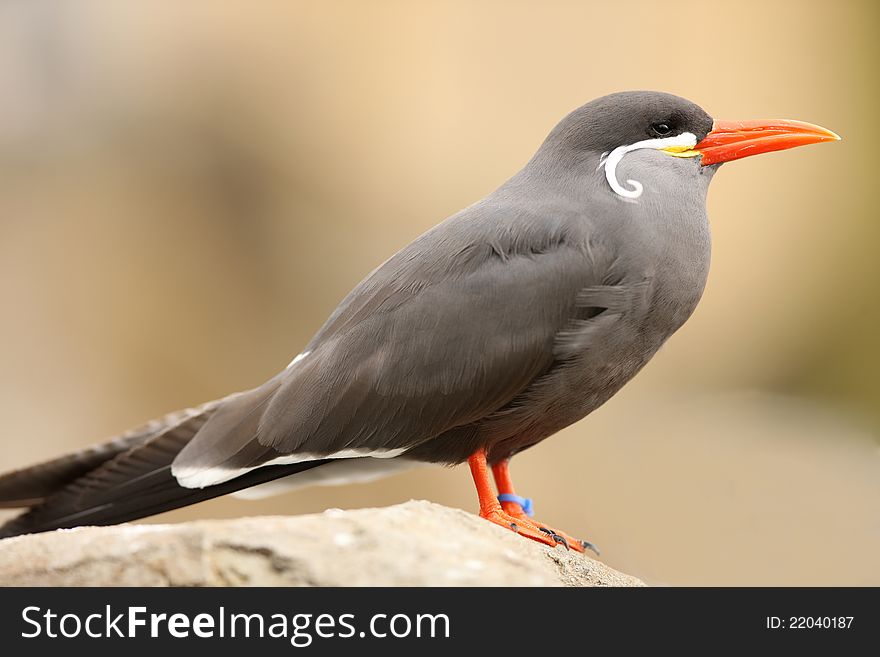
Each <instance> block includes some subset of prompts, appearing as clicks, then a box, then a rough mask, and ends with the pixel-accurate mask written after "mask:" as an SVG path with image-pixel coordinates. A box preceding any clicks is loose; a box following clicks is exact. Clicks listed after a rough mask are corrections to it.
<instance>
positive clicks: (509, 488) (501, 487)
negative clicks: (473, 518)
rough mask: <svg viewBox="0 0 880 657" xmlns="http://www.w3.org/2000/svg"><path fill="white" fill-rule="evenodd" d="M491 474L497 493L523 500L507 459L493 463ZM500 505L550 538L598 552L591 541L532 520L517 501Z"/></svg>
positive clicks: (574, 546) (508, 501) (572, 547)
mask: <svg viewBox="0 0 880 657" xmlns="http://www.w3.org/2000/svg"><path fill="white" fill-rule="evenodd" d="M492 474H493V475H494V477H495V485H496V486H497V487H498V494H499V495H504V496H508V497H517V498H519V499H520V500H523V498H521V497H519V496H518V495H517V494H516V491H515V490H514V489H513V481H512V480H511V478H510V461H509V460H505V461H501V462H500V463H496V464H495V465H493V466H492ZM501 507H502V509H504V512H505V513H507V515H509V516H512V517H513V518H516V519H518V520H519V521H520V522H522V521H523V520H527V521H528V522H530V523H532V524H533V525H535V526H536V527H538V529H539V530H540V531H542V532H546V533H547V534H549V535H550V537H551V538H553V539H554V540H556V541H557V542H559V543H564V544H565V545H566V546H567V547H569V548H571V549H573V550H577V551H578V552H584V550H585V549H590V550H592V551H593V552H595V553H596V554H599V550H598V549H597V548H596V546H595V545H593V544H592V543H589V542H587V541H582V540H579V539H576V538H572V537H571V536H569V535H568V534H566V533H564V532H560V531H557V530H555V529H550V528H548V527H547V526H546V525H544V524H543V523H540V522H537V521H535V520H532V519H531V517H530V516H531V513H530V511H531V509H524V508H523V506H522V503H520V502H519V501H514V500H505V501H504V502H501Z"/></svg>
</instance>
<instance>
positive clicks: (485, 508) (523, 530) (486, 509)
mask: <svg viewBox="0 0 880 657" xmlns="http://www.w3.org/2000/svg"><path fill="white" fill-rule="evenodd" d="M468 465H470V467H471V475H473V477H474V484H475V485H476V487H477V495H478V496H479V498H480V517H481V518H485V519H486V520H488V521H489V522H494V523H495V524H496V525H501V526H502V527H504V528H506V529H510V530H513V531H515V532H516V533H517V534H519V535H520V536H526V537H528V538H531V539H532V540H534V541H538V542H539V543H544V544H546V545H556V544H557V543H559V541H557V540H554V538H553V536H552V535H551V534H550V533H548V532H544V531H541V529H540V528H539V527H538V526H537V525H536V524H535V523H533V522H532V521H531V520H529V518H528V517H527V516H525V515H523V516H522V517H518V516H516V517H515V516H512V515H510V514H508V513H507V512H506V511H504V510H503V509H502V508H501V504H500V503H499V502H498V498H497V497H495V493H494V491H493V490H492V482H490V481H489V466H488V464H487V463H486V453H485V452H484V451H483V450H479V451H477V452H474V453H473V454H472V455H471V456H470V458H468Z"/></svg>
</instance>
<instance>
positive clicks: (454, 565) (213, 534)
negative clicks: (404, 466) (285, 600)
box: [0, 501, 643, 586]
mask: <svg viewBox="0 0 880 657" xmlns="http://www.w3.org/2000/svg"><path fill="white" fill-rule="evenodd" d="M0 584H2V585H4V586H86V585H88V586H229V585H231V586H498V585H502V586H503V585H513V586H643V584H642V582H640V581H639V580H637V579H636V578H634V577H630V576H629V575H624V574H622V573H619V572H617V571H615V570H612V569H611V568H609V567H608V566H605V565H604V564H602V563H600V562H598V561H595V560H593V559H591V558H589V557H585V556H583V555H581V554H580V553H577V552H568V551H567V550H566V549H565V548H564V547H562V546H557V547H556V548H550V547H547V546H543V545H540V544H539V543H535V542H533V541H530V540H528V539H524V538H522V537H519V536H516V535H515V534H513V533H512V532H510V531H507V530H505V529H503V528H501V527H497V526H495V525H493V524H491V523H488V522H486V521H485V520H481V519H480V518H478V517H476V516H475V515H473V514H470V513H466V512H464V511H461V510H458V509H450V508H447V507H444V506H440V505H438V504H432V503H430V502H423V501H410V502H407V503H405V504H399V505H396V506H391V507H386V508H380V509H359V510H355V511H341V510H339V509H330V510H328V511H325V512H324V513H319V514H312V515H305V516H294V517H282V516H269V517H255V518H241V519H237V520H203V521H197V522H188V523H182V524H177V525H118V526H113V527H78V528H76V529H65V530H58V531H54V532H48V533H44V534H32V535H28V536H16V537H14V538H8V539H4V540H2V541H0Z"/></svg>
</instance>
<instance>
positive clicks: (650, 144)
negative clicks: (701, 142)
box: [599, 132, 697, 199]
mask: <svg viewBox="0 0 880 657" xmlns="http://www.w3.org/2000/svg"><path fill="white" fill-rule="evenodd" d="M696 145H697V138H696V136H695V135H694V134H692V133H690V132H683V133H681V134H680V135H676V136H675V137H663V138H658V139H644V140H642V141H637V142H636V143H635V144H629V145H624V146H618V147H617V148H615V149H614V150H613V151H611V152H610V153H605V154H603V155H602V157H601V158H600V159H599V166H600V167H602V166H604V167H605V179H606V180H607V181H608V184H609V185H610V186H611V189H613V190H614V192H615V193H616V194H618V195H620V196H622V197H623V198H629V199H636V198H638V197H639V196H641V195H642V191H643V187H642V183H640V182H639V181H638V180H627V181H626V184H627V185H629V186H630V187H631V189H627V188H626V187H624V186H623V185H621V184H620V182H619V181H618V180H617V165H618V164H619V163H620V161H621V160H622V159H623V156H624V155H626V154H627V153H629V152H630V151H636V150H639V149H640V148H653V149H655V150H664V151H669V153H670V154H672V155H675V154H678V153H683V152H685V151H689V150H691V149H692V148H693V147H694V146H696ZM694 155H696V153H694Z"/></svg>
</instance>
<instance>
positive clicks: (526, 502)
mask: <svg viewBox="0 0 880 657" xmlns="http://www.w3.org/2000/svg"><path fill="white" fill-rule="evenodd" d="M498 501H499V502H516V503H517V504H519V505H520V506H521V507H522V510H523V513H525V514H526V515H527V516H529V517H531V516H533V515H535V511H534V510H533V509H532V498H530V497H520V496H519V495H514V494H513V493H501V495H499V496H498Z"/></svg>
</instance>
